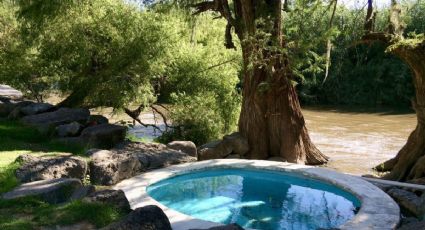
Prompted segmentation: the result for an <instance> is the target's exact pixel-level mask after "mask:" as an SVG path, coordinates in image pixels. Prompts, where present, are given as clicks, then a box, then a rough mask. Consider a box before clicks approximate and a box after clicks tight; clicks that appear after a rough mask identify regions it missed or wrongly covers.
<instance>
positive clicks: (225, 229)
mask: <svg viewBox="0 0 425 230" xmlns="http://www.w3.org/2000/svg"><path fill="white" fill-rule="evenodd" d="M189 230H244V229H243V228H242V227H241V226H239V225H238V224H228V225H223V226H218V227H212V228H207V229H189Z"/></svg>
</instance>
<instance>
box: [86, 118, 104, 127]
mask: <svg viewBox="0 0 425 230" xmlns="http://www.w3.org/2000/svg"><path fill="white" fill-rule="evenodd" d="M108 123H109V120H108V118H106V117H104V116H102V115H90V117H89V119H88V120H87V124H88V125H90V126H92V125H103V124H108Z"/></svg>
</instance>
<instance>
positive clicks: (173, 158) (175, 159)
mask: <svg viewBox="0 0 425 230" xmlns="http://www.w3.org/2000/svg"><path fill="white" fill-rule="evenodd" d="M115 150H116V151H118V152H120V153H127V154H134V155H135V156H137V158H138V159H139V161H140V163H141V164H142V166H143V168H144V169H156V168H161V167H166V166H169V165H173V164H180V163H186V162H194V161H196V158H195V157H192V156H189V155H188V154H186V153H184V152H180V151H177V150H174V149H170V148H168V147H167V146H166V145H163V144H158V143H140V142H125V143H123V144H122V145H121V146H118V147H117V148H116V149H115Z"/></svg>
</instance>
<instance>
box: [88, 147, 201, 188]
mask: <svg viewBox="0 0 425 230" xmlns="http://www.w3.org/2000/svg"><path fill="white" fill-rule="evenodd" d="M88 155H90V156H91V157H90V158H91V161H90V164H89V165H90V179H91V181H92V182H93V183H95V184H101V185H113V184H116V183H118V182H119V181H121V180H124V179H127V178H130V177H133V176H134V175H136V174H138V173H140V172H142V171H145V170H150V169H156V168H161V167H166V166H169V165H173V164H180V163H186V162H194V161H196V158H195V157H192V156H189V155H188V154H187V153H184V152H181V151H177V150H174V149H170V148H168V147H167V146H166V145H163V144H158V143H141V142H123V143H121V144H120V145H118V146H117V147H116V148H114V149H111V150H99V149H91V150H89V151H88Z"/></svg>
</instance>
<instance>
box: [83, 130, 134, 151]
mask: <svg viewBox="0 0 425 230" xmlns="http://www.w3.org/2000/svg"><path fill="white" fill-rule="evenodd" d="M126 133H127V129H126V127H124V126H119V125H112V124H101V125H95V126H90V127H88V128H86V129H84V130H83V131H82V132H81V136H80V138H81V139H83V140H84V141H85V142H86V144H87V146H89V147H92V148H107V149H109V148H112V147H114V146H115V145H116V144H118V143H121V142H123V141H124V139H125V135H126Z"/></svg>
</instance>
